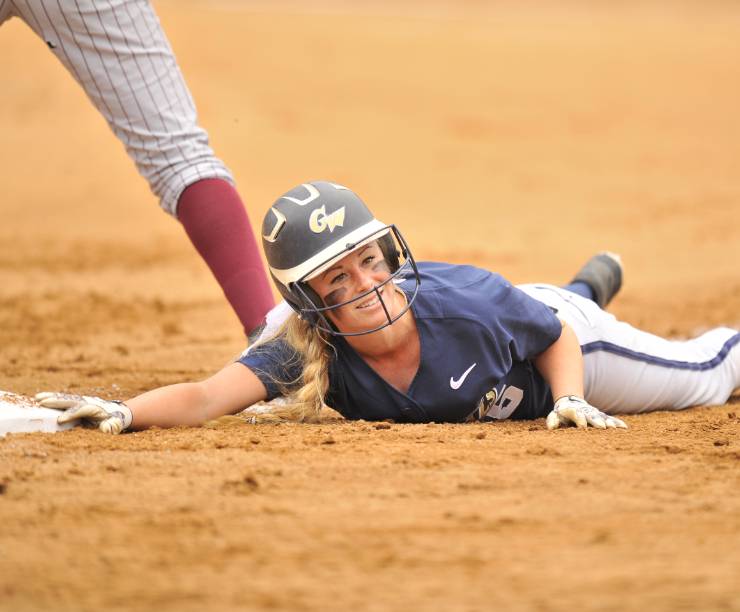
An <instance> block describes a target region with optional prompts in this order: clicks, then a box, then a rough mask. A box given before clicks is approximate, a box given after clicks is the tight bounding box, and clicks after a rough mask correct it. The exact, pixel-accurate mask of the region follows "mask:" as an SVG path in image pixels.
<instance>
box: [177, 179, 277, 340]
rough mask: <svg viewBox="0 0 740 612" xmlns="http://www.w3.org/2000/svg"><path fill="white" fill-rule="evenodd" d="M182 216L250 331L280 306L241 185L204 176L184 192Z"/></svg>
mask: <svg viewBox="0 0 740 612" xmlns="http://www.w3.org/2000/svg"><path fill="white" fill-rule="evenodd" d="M177 218H178V219H179V220H180V222H181V223H182V224H183V226H184V227H185V231H186V232H187V234H188V237H189V238H190V241H191V242H192V243H193V246H195V248H196V249H197V251H198V253H200V255H201V257H203V259H204V260H205V262H206V263H207V264H208V267H209V268H210V269H211V272H213V275H214V276H215V277H216V280H217V281H218V282H219V284H220V285H221V288H222V289H223V291H224V294H226V299H228V300H229V303H230V304H231V307H232V308H233V309H234V310H235V311H236V314H237V316H238V317H239V320H240V321H241V323H242V325H243V326H244V332H245V333H246V334H247V335H248V334H249V332H250V331H252V330H253V329H254V328H255V327H257V326H258V325H259V324H260V323H261V322H262V320H263V319H264V317H265V314H267V311H268V310H270V308H272V307H273V306H274V305H275V301H274V300H273V297H272V291H271V289H270V282H269V281H268V280H267V274H266V273H265V269H264V266H263V265H262V259H261V258H260V253H259V250H258V248H257V242H256V241H255V239H254V235H253V234H252V227H251V224H250V223H249V218H248V217H247V211H246V210H245V208H244V204H243V203H242V201H241V198H240V197H239V194H238V193H237V191H236V189H234V187H233V186H232V185H231V184H230V183H228V182H227V181H224V180H222V179H203V180H201V181H198V182H197V183H193V184H192V185H190V186H188V187H187V188H186V189H185V191H183V192H182V195H180V199H179V200H178V204H177Z"/></svg>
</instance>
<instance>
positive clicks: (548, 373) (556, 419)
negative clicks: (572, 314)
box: [534, 321, 627, 429]
mask: <svg viewBox="0 0 740 612" xmlns="http://www.w3.org/2000/svg"><path fill="white" fill-rule="evenodd" d="M561 323H562V326H563V329H562V332H561V334H560V337H559V338H558V339H557V340H556V341H555V342H553V343H552V344H551V345H550V346H549V347H548V348H547V349H545V350H544V351H543V352H542V353H540V354H539V355H537V357H535V359H534V364H535V367H536V368H537V370H539V372H540V374H542V377H543V378H544V379H545V380H546V381H547V383H548V384H549V385H550V389H551V390H552V397H553V399H554V400H555V405H554V407H553V410H552V412H550V414H549V415H548V416H547V427H548V429H556V428H557V427H560V425H577V426H578V427H588V426H589V425H591V426H593V427H598V428H600V429H605V428H607V427H609V428H616V427H621V428H626V427H627V425H625V423H624V422H623V421H621V420H620V419H617V418H615V417H611V416H609V415H607V414H605V413H603V412H601V411H600V410H598V409H597V408H594V407H593V406H591V405H590V404H589V403H588V402H587V401H586V400H585V399H583V355H582V354H581V345H580V343H579V342H578V338H577V337H576V334H575V332H574V331H573V330H572V329H571V328H570V326H569V325H568V324H567V323H565V322H564V321H561Z"/></svg>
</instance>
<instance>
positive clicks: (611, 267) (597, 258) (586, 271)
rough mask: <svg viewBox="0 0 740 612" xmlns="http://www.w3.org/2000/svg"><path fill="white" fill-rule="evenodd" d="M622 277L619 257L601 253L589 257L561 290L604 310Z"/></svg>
mask: <svg viewBox="0 0 740 612" xmlns="http://www.w3.org/2000/svg"><path fill="white" fill-rule="evenodd" d="M623 276H624V273H623V270H622V259H621V257H620V256H619V255H617V254H616V253H611V252H609V251H603V252H601V253H597V254H596V255H594V256H593V257H591V258H590V259H589V260H588V261H587V262H586V263H585V264H584V265H583V266H582V267H581V269H580V270H579V271H578V272H577V273H576V275H575V276H574V277H573V280H571V281H570V283H568V284H567V285H565V287H563V288H564V289H567V290H568V291H572V292H573V293H577V294H578V295H581V296H583V297H585V298H586V299H589V300H593V301H594V302H596V303H597V304H598V305H599V306H600V307H601V308H606V307H607V306H608V305H609V302H611V301H612V299H613V298H614V296H615V295H616V294H617V293H618V292H619V290H620V289H621V287H622V278H623Z"/></svg>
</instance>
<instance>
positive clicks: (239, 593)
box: [0, 0, 740, 612]
mask: <svg viewBox="0 0 740 612" xmlns="http://www.w3.org/2000/svg"><path fill="white" fill-rule="evenodd" d="M307 4H308V3H299V2H295V3H292V4H288V3H282V2H267V1H265V2H262V3H254V2H248V1H244V2H236V1H234V2H222V3H219V2H205V1H203V2H186V1H183V0H167V1H160V2H156V3H155V6H156V7H157V8H158V10H159V13H160V17H161V19H162V22H163V23H164V25H165V29H166V30H167V32H168V34H169V36H170V39H171V41H172V44H173V46H174V48H175V51H176V53H177V55H178V58H179V60H180V64H181V67H182V69H183V71H184V73H185V75H186V78H187V80H188V82H189V84H190V86H191V88H192V90H193V93H194V95H195V98H196V101H197V103H198V107H199V111H200V116H201V120H202V123H203V124H204V125H205V126H206V127H207V128H208V130H209V131H210V134H211V140H212V144H213V145H214V148H215V149H216V151H217V153H218V154H219V155H220V156H222V157H223V158H224V159H225V161H226V163H227V164H228V165H229V166H230V167H231V168H232V169H233V171H234V173H235V175H236V178H237V181H238V185H239V188H240V190H241V193H242V195H243V196H244V198H245V200H246V201H247V206H248V208H249V212H250V215H251V217H252V220H253V223H254V225H255V226H256V227H259V224H260V222H261V218H262V215H263V214H264V212H265V211H266V210H267V208H268V206H269V205H270V204H271V203H272V201H273V199H274V198H275V197H276V196H277V195H279V194H280V193H282V192H284V191H285V190H286V189H287V188H289V187H291V186H293V185H294V184H296V183H298V182H301V181H303V180H309V179H332V180H336V181H338V182H341V183H343V184H346V185H348V186H350V187H351V188H353V189H355V190H356V191H358V192H359V193H360V194H361V195H362V196H363V197H364V199H365V200H366V202H367V203H368V204H369V205H370V206H371V207H372V209H373V210H374V211H376V213H377V214H378V216H379V217H380V218H381V219H384V220H387V221H389V222H395V223H397V224H398V225H399V227H400V228H401V229H402V231H403V232H404V234H405V235H406V237H407V238H408V240H409V242H410V243H411V245H412V248H413V249H414V252H415V255H416V256H417V258H418V259H441V260H450V261H454V262H471V263H475V264H479V265H482V266H487V267H490V268H492V269H495V270H497V271H499V272H501V273H502V274H504V275H505V276H507V277H508V278H509V279H511V280H512V281H514V282H526V281H548V282H554V283H559V282H565V281H567V280H569V278H570V276H571V274H572V273H573V272H574V271H575V270H576V269H577V268H578V266H579V265H580V264H581V263H582V262H583V261H584V260H585V259H586V258H587V257H588V256H590V255H591V254H592V253H594V252H595V251H597V250H601V249H604V248H608V249H611V250H614V251H618V252H620V253H621V254H622V255H623V258H624V263H625V268H626V282H625V286H624V287H623V290H622V293H621V295H619V296H618V298H617V299H616V301H615V302H614V305H613V308H612V311H613V312H615V313H616V314H617V315H618V316H620V317H622V318H625V319H627V320H628V321H630V322H632V323H635V324H637V325H640V326H643V327H646V328H647V329H649V330H651V331H655V332H659V333H661V334H667V335H670V336H673V337H683V336H688V335H691V334H694V333H695V332H698V331H700V330H702V329H704V328H706V327H707V326H710V325H715V324H729V325H735V326H737V325H738V324H740V263H739V262H740V113H739V112H738V109H740V7H739V6H738V4H737V3H735V2H709V3H703V2H698V1H697V2H695V3H688V2H670V3H669V2H666V3H663V4H661V3H657V4H656V3H647V4H646V3H642V2H636V1H635V2H626V3H624V2H623V3H618V4H619V5H620V7H619V8H615V7H612V4H616V3H608V2H599V3H593V2H592V3H582V4H583V5H586V4H588V5H589V6H590V8H584V6H578V5H577V4H576V3H573V4H567V5H566V4H562V3H561V4H558V5H557V8H555V7H554V5H553V3H542V4H537V3H528V4H527V5H526V8H521V6H520V5H521V3H514V2H511V3H508V4H506V5H505V6H499V7H497V8H491V7H489V6H488V5H487V3H484V2H469V3H460V2H449V3H443V2H431V3H429V2H422V1H421V0H417V1H414V2H404V3H399V4H398V5H397V4H396V3H387V4H379V3H375V2H370V1H369V0H368V1H367V2H354V3H350V4H349V5H348V4H347V3H344V2H338V1H337V2H336V3H327V2H312V3H310V4H311V10H310V11H306V10H304V8H303V7H305V6H306V5H307ZM348 7H349V8H348ZM0 58H2V60H1V61H2V71H1V75H0V135H1V138H0V143H1V144H0V167H1V168H2V170H0V173H1V174H0V176H1V177H2V195H1V199H2V204H1V206H2V222H1V223H0V347H1V349H0V350H1V357H0V360H1V363H2V367H0V389H5V390H9V391H15V392H18V393H24V394H33V393H35V392H37V391H41V390H69V391H75V392H86V393H95V394H99V395H101V396H104V397H112V398H121V397H127V396H129V395H131V394H134V393H137V392H140V391H143V390H145V389H150V388H152V387H154V386H158V385H163V384H167V383H174V382H179V381H184V380H193V379H199V378H201V377H205V376H207V375H208V374H210V373H211V372H213V371H215V370H216V369H218V368H220V367H221V366H222V365H224V364H225V363H227V362H228V361H229V360H230V359H232V358H233V356H234V355H236V354H237V353H238V352H240V351H241V350H242V348H243V346H244V342H243V338H242V336H241V331H240V329H239V326H238V323H237V320H236V318H235V317H234V315H233V314H232V313H231V311H230V310H229V307H228V305H227V303H226V301H225V299H223V297H222V296H221V294H220V290H219V288H218V286H217V285H216V282H215V281H214V280H213V279H212V277H211V276H210V274H209V272H208V271H207V269H206V267H205V264H203V262H202V261H201V260H200V258H199V257H198V256H197V255H196V253H195V251H194V250H193V249H192V247H191V246H190V245H189V243H188V241H187V238H186V236H185V234H184V232H183V231H182V230H181V228H180V227H179V226H178V224H177V223H176V222H175V221H173V220H172V219H170V218H168V217H167V216H166V215H165V214H164V213H162V212H160V211H159V210H158V208H157V202H156V201H155V198H154V197H153V196H152V195H151V194H150V193H149V191H148V188H147V186H146V184H145V182H144V181H143V179H141V178H139V176H138V175H137V174H136V172H135V170H134V167H133V164H132V163H131V162H130V161H129V159H128V158H127V157H126V155H125V153H124V151H123V148H122V146H121V145H120V144H119V142H118V141H117V140H116V139H115V138H114V137H113V135H112V134H111V133H110V132H109V130H108V128H107V126H106V125H105V123H104V121H103V120H102V119H101V118H100V117H99V116H98V115H97V114H96V112H95V111H94V109H93V108H92V106H91V105H90V104H89V103H88V102H87V100H86V99H85V98H84V95H83V94H82V92H81V90H80V88H79V87H78V86H77V85H76V83H74V82H73V80H72V79H71V78H70V77H69V76H68V75H67V74H66V72H65V71H64V70H63V69H62V68H61V66H59V65H58V63H57V61H56V59H55V58H54V57H53V56H52V54H51V53H49V51H48V50H47V49H46V47H45V45H44V44H43V42H42V41H40V40H38V39H37V38H36V37H35V36H34V35H33V34H32V33H31V31H30V30H28V29H27V28H26V27H25V26H24V25H23V24H22V23H21V22H19V21H17V20H13V21H11V22H8V23H6V24H5V25H4V26H3V27H2V28H0ZM440 375H441V376H447V375H448V374H445V373H440ZM738 415H740V404H738V403H732V402H731V403H730V404H728V405H725V406H721V407H715V408H709V409H694V410H687V411H685V412H682V413H673V414H671V413H655V414H651V415H646V416H637V417H627V418H626V419H625V420H626V421H627V422H628V423H629V425H630V427H631V429H629V430H628V431H608V432H600V431H576V430H564V431H557V432H548V431H546V430H545V426H544V421H535V422H530V423H502V424H498V425H459V426H451V425H411V426H409V425H397V424H382V425H378V424H372V423H364V422H359V423H345V422H340V421H332V420H331V419H329V420H327V422H325V423H322V424H320V425H297V424H285V425H278V426H268V425H264V426H248V425H245V424H242V423H241V422H239V421H237V420H234V419H226V420H224V421H223V422H220V423H218V424H216V425H215V426H214V427H212V428H203V429H192V430H175V431H148V432H143V433H135V434H126V435H122V436H119V437H109V436H105V435H102V434H99V433H97V432H96V431H87V430H74V431H71V432H67V433H61V434H56V435H43V434H26V435H11V436H8V437H7V438H5V439H3V440H0V609H2V610H13V611H14V612H20V611H24V610H133V609H136V610H168V611H169V610H172V611H195V610H237V609H238V610H267V609H270V610H439V611H443V610H444V611H447V610H465V611H468V610H481V611H482V610H492V609H498V610H542V611H547V610H619V611H620V612H621V611H624V610H646V609H649V610H723V611H725V610H740V590H739V588H738V568H739V567H740V546H738V542H739V541H740V437H739V435H738V434H739V433H740V419H739V418H738Z"/></svg>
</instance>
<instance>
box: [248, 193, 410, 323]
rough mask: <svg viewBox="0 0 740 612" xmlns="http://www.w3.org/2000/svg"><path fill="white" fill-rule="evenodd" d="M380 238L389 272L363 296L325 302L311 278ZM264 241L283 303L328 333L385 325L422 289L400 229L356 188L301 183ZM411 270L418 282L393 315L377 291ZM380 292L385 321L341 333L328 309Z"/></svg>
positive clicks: (277, 209) (274, 213)
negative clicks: (379, 214) (379, 216)
mask: <svg viewBox="0 0 740 612" xmlns="http://www.w3.org/2000/svg"><path fill="white" fill-rule="evenodd" d="M373 240H377V241H378V245H379V246H380V248H381V250H382V252H383V256H384V257H385V260H386V262H387V264H388V267H389V269H390V272H391V274H390V276H389V278H388V279H386V280H385V281H383V282H382V283H380V284H378V285H376V286H374V287H372V288H371V289H369V290H368V291H366V292H364V293H363V294H361V295H358V296H356V297H354V298H352V299H350V300H346V301H344V302H341V303H339V304H334V305H331V306H327V305H326V304H324V302H323V301H322V300H321V298H320V297H319V296H318V295H317V294H316V293H315V292H314V291H313V290H312V289H311V287H310V286H309V285H308V283H307V281H308V280H310V279H312V278H314V277H315V276H317V275H319V274H321V273H322V272H324V271H325V270H327V269H328V268H330V267H331V266H332V265H334V264H335V263H336V262H337V261H339V260H340V259H342V258H343V257H345V256H346V255H347V254H348V253H350V252H351V251H353V250H354V249H356V248H358V247H361V246H363V245H365V244H368V243H370V242H372V241H373ZM262 245H263V247H264V250H265V255H266V256H267V264H268V266H269V268H270V275H271V276H272V279H273V281H274V282H275V284H276V285H277V288H278V290H279V291H280V293H281V294H282V296H283V297H284V298H285V301H286V302H288V304H290V306H291V307H292V308H293V310H295V311H296V312H297V313H298V314H299V315H300V316H301V317H302V318H303V319H305V320H306V321H308V322H309V323H310V324H312V325H314V326H315V327H318V328H319V329H322V330H324V331H326V332H328V333H330V334H333V335H338V336H350V335H351V336H356V335H362V334H368V333H371V332H374V331H377V330H379V329H382V328H383V327H386V326H388V325H390V324H391V323H393V322H394V321H396V320H397V319H398V318H399V317H401V316H402V315H403V314H404V313H405V312H406V311H407V310H408V309H409V308H410V307H411V303H412V302H413V300H414V298H415V297H416V294H417V292H418V290H419V284H420V279H419V272H418V270H417V268H416V262H415V261H414V258H413V256H412V255H411V252H410V250H409V248H408V245H407V244H406V241H405V240H404V238H403V236H402V235H401V232H399V231H398V229H397V228H396V227H395V226H394V225H385V224H383V223H381V222H380V221H378V220H377V219H376V218H375V216H374V215H373V214H372V213H371V212H370V210H369V209H368V208H367V206H365V203H364V202H363V201H362V200H361V199H360V198H359V197H358V196H357V194H355V193H354V192H353V191H351V190H349V189H347V188H346V187H343V186H342V185H338V184H336V183H330V182H327V181H313V182H310V183H303V184H302V185H299V186H298V187H295V188H293V189H291V190H290V191H288V192H287V193H285V194H284V195H282V196H281V197H280V198H278V199H277V200H276V202H275V203H274V204H273V205H272V208H270V210H269V211H268V212H267V214H266V215H265V219H264V221H263V223H262ZM407 273H413V275H414V277H415V281H416V285H415V287H414V290H413V292H412V295H410V296H408V300H407V301H408V303H407V305H406V307H405V308H404V309H403V310H402V311H401V312H400V313H398V314H397V315H395V316H393V317H392V316H391V314H390V313H389V311H388V309H387V307H386V304H385V302H384V301H383V298H382V296H381V294H380V292H379V290H380V289H381V288H382V287H383V286H384V285H385V284H387V283H389V282H393V281H394V280H396V279H400V277H401V276H403V277H406V275H407ZM371 293H376V294H377V296H378V298H379V300H380V303H381V304H382V305H383V309H384V311H385V315H386V319H387V321H386V322H385V323H383V324H382V325H380V326H378V327H375V328H373V329H368V330H363V331H361V332H352V333H342V332H340V331H338V330H337V329H336V328H335V327H334V325H333V324H332V323H331V322H330V321H329V319H327V318H326V316H325V313H326V312H327V311H330V310H335V309H338V308H341V307H342V306H346V305H347V304H350V303H352V302H355V301H357V300H361V299H363V298H365V297H367V296H368V295H370V294H371Z"/></svg>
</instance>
